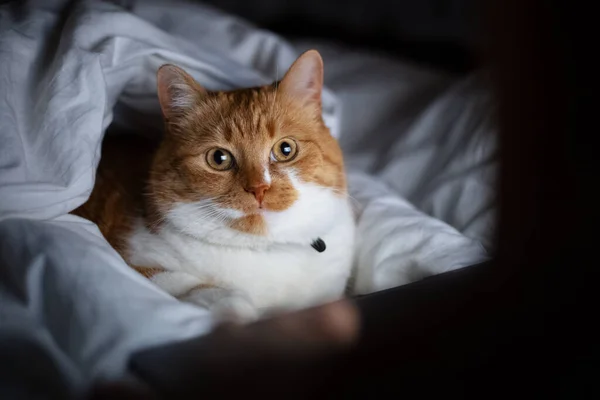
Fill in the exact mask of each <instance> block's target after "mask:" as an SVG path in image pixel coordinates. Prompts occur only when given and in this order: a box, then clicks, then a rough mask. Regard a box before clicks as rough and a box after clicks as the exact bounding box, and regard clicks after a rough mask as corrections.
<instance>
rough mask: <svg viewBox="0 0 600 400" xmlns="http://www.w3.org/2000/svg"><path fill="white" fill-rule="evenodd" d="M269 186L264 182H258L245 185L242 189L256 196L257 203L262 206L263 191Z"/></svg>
mask: <svg viewBox="0 0 600 400" xmlns="http://www.w3.org/2000/svg"><path fill="white" fill-rule="evenodd" d="M270 187H271V186H270V185H268V184H266V183H259V184H256V185H251V186H248V187H245V188H244V190H245V191H246V192H248V193H252V194H253V195H254V197H255V198H256V201H258V205H259V206H260V207H262V202H263V199H264V198H265V192H266V191H267V190H269V188H270Z"/></svg>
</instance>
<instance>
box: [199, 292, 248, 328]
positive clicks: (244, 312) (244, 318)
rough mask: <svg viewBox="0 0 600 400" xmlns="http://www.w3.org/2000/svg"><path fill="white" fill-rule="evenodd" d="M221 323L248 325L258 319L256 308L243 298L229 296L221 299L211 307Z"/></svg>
mask: <svg viewBox="0 0 600 400" xmlns="http://www.w3.org/2000/svg"><path fill="white" fill-rule="evenodd" d="M210 310H211V311H212V313H213V315H214V316H215V318H216V319H217V320H218V321H219V322H234V323H239V324H247V323H250V322H254V321H256V320H257V319H258V317H259V313H258V310H257V309H256V307H254V305H253V304H252V303H251V302H250V301H249V300H247V299H246V298H244V297H242V296H228V297H225V298H222V299H220V300H219V301H218V302H216V303H215V304H213V305H212V306H211V307H210Z"/></svg>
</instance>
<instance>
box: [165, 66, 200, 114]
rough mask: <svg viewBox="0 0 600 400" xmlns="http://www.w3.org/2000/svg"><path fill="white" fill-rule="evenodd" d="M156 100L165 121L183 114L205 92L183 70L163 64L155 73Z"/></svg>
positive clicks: (196, 102)
mask: <svg viewBox="0 0 600 400" xmlns="http://www.w3.org/2000/svg"><path fill="white" fill-rule="evenodd" d="M156 82H157V89H158V100H159V102H160V108H161V109H162V112H163V115H164V116H165V118H166V119H173V118H175V117H177V116H178V115H182V114H185V113H186V112H187V111H189V110H191V109H192V108H193V107H194V106H195V105H197V104H198V102H200V100H201V98H202V97H204V95H205V94H206V90H205V89H204V88H203V87H202V86H200V84H199V83H198V82H196V81H195V80H194V78H192V76H191V75H190V74H188V73H187V72H185V71H184V70H183V69H181V68H179V67H177V66H175V65H171V64H165V65H163V66H162V67H160V68H159V69H158V72H157V73H156Z"/></svg>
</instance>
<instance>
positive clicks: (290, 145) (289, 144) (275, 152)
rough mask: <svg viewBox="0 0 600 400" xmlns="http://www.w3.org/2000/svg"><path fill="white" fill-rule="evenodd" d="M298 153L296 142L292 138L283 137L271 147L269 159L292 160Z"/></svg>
mask: <svg viewBox="0 0 600 400" xmlns="http://www.w3.org/2000/svg"><path fill="white" fill-rule="evenodd" d="M296 154H298V144H297V143H296V141H295V140H294V139H291V138H283V139H281V140H280V141H278V142H277V143H275V146H273V149H271V159H272V160H273V161H278V162H286V161H292V160H293V159H294V158H295V157H296Z"/></svg>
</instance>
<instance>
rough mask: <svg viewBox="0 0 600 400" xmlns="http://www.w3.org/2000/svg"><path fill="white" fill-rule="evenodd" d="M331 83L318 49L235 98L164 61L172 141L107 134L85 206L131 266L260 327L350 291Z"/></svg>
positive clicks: (161, 86) (162, 81)
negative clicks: (327, 88) (327, 93)
mask: <svg viewBox="0 0 600 400" xmlns="http://www.w3.org/2000/svg"><path fill="white" fill-rule="evenodd" d="M322 87H323V61H322V59H321V56H320V55H319V53H318V52H317V51H315V50H310V51H308V52H306V53H304V54H302V55H301V56H300V57H299V58H298V59H297V60H296V61H295V62H294V63H293V64H292V66H291V67H290V69H289V70H288V72H287V73H286V74H285V75H284V77H283V79H282V80H281V81H280V82H275V83H273V84H271V85H267V86H262V87H254V88H248V89H239V90H233V91H224V92H210V91H207V90H206V89H205V88H203V87H202V86H200V84H198V83H197V82H196V81H195V80H194V79H193V78H192V77H191V76H190V75H189V74H187V73H186V72H185V71H184V70H183V69H181V68H179V67H177V66H174V65H169V64H167V65H163V66H162V67H160V68H159V70H158V72H157V89H158V99H159V103H160V107H161V109H162V113H163V116H164V120H165V134H164V137H163V138H162V139H161V141H160V143H157V144H153V143H150V142H149V141H148V140H147V139H141V138H138V137H133V136H115V137H106V138H105V140H104V143H103V149H102V158H101V161H100V164H99V166H98V170H97V174H96V183H95V185H94V188H93V191H92V193H91V196H90V198H89V200H88V201H87V202H86V203H85V204H84V205H82V206H81V207H80V208H78V209H77V210H75V211H74V213H75V214H76V215H79V216H81V217H83V218H87V219H89V220H91V221H93V222H95V223H96V224H97V225H98V227H99V229H100V231H101V232H102V234H103V235H104V237H105V238H106V239H107V240H108V242H109V243H110V244H111V245H112V246H113V247H114V248H115V249H116V250H117V251H118V252H119V253H120V254H121V256H122V257H123V259H124V260H125V261H126V262H127V263H128V264H129V265H130V266H131V267H132V268H134V269H135V270H137V271H138V272H140V273H141V274H142V275H144V276H145V277H147V278H148V279H150V280H151V281H152V282H154V283H155V284H156V285H158V286H159V287H160V288H162V289H163V290H165V291H166V292H167V293H169V294H171V295H173V296H174V297H176V298H178V299H180V300H182V301H186V302H190V303H193V304H196V305H199V306H202V307H205V308H207V309H209V310H212V311H213V312H214V313H215V315H216V316H217V317H218V318H222V319H226V320H236V321H240V322H248V321H253V320H256V319H257V318H260V317H261V316H264V315H268V314H269V313H272V312H277V311H282V310H294V309H298V308H304V307H308V306H312V305H316V304H320V303H323V302H327V301H331V300H335V299H338V298H340V297H342V296H343V295H344V290H345V288H346V284H347V281H348V280H349V278H350V275H351V266H352V263H353V249H354V239H355V222H354V216H353V212H352V209H351V206H350V203H349V201H348V195H347V192H346V190H347V189H346V177H345V172H344V164H343V157H342V151H341V149H340V147H339V145H338V143H337V141H336V140H335V138H333V137H332V136H331V134H330V132H329V129H328V128H327V127H326V126H325V124H324V122H323V119H322V110H321V92H322Z"/></svg>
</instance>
